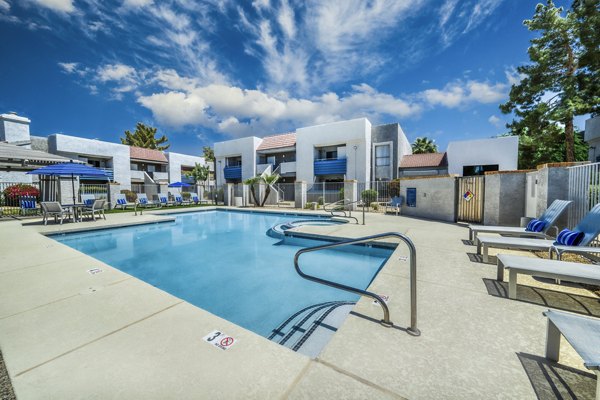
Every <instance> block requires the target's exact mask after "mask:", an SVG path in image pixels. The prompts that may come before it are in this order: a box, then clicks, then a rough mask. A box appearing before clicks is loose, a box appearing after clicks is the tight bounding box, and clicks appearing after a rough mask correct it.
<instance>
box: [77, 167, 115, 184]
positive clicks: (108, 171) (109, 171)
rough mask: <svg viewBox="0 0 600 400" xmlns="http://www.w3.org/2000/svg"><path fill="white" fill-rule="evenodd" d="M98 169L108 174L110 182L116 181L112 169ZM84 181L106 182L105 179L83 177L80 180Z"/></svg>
mask: <svg viewBox="0 0 600 400" xmlns="http://www.w3.org/2000/svg"><path fill="white" fill-rule="evenodd" d="M96 169H99V170H102V171H104V172H105V173H106V175H107V177H108V180H109V181H111V182H112V181H114V180H115V173H114V171H113V169H112V168H98V167H96ZM80 179H81V180H82V181H101V180H104V178H98V177H97V176H82V177H81V178H80Z"/></svg>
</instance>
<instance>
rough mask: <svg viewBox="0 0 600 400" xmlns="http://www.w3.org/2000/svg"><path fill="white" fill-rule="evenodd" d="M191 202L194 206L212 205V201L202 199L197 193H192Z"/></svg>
mask: <svg viewBox="0 0 600 400" xmlns="http://www.w3.org/2000/svg"><path fill="white" fill-rule="evenodd" d="M190 202H192V203H194V204H210V200H206V199H200V198H199V197H198V194H197V193H191V196H190Z"/></svg>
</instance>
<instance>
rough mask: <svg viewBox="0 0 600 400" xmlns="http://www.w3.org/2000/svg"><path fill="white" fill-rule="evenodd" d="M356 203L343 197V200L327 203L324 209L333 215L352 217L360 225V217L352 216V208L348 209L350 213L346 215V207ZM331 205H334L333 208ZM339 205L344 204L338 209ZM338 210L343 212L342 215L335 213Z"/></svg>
mask: <svg viewBox="0 0 600 400" xmlns="http://www.w3.org/2000/svg"><path fill="white" fill-rule="evenodd" d="M346 202H348V203H346ZM354 203H355V202H351V203H350V200H349V199H342V200H338V201H334V202H333V203H327V204H325V205H323V211H325V212H329V213H330V214H331V216H332V217H338V218H352V219H353V220H355V221H356V225H358V219H357V218H356V217H353V216H352V210H348V215H346V209H345V207H346V206H347V205H350V204H354ZM330 206H333V208H331V207H330ZM337 206H342V208H341V209H338V208H337ZM327 207H330V208H329V209H328V208H327ZM336 212H338V213H341V215H340V214H335V213H336ZM363 225H364V218H363Z"/></svg>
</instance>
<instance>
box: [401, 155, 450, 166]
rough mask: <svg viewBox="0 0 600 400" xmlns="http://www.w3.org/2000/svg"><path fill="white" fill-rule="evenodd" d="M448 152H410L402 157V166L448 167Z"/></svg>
mask: <svg viewBox="0 0 600 400" xmlns="http://www.w3.org/2000/svg"><path fill="white" fill-rule="evenodd" d="M447 166H448V159H447V158H446V153H425V154H410V155H406V156H404V157H402V161H401V162H400V168H423V167H438V168H439V167H447Z"/></svg>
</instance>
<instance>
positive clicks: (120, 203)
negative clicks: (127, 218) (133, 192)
mask: <svg viewBox="0 0 600 400" xmlns="http://www.w3.org/2000/svg"><path fill="white" fill-rule="evenodd" d="M117 207H119V208H121V210H125V209H127V207H131V208H135V203H130V202H128V201H127V197H125V193H119V194H117V199H116V200H115V206H114V207H113V208H117Z"/></svg>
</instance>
